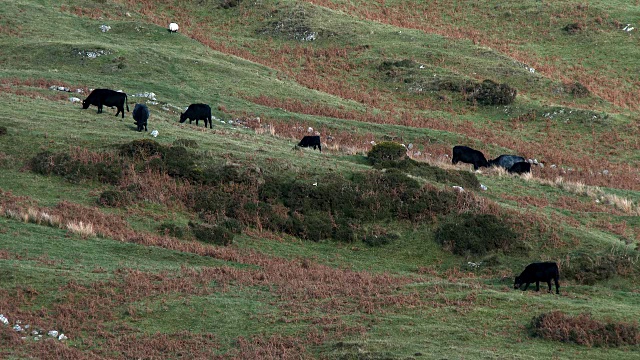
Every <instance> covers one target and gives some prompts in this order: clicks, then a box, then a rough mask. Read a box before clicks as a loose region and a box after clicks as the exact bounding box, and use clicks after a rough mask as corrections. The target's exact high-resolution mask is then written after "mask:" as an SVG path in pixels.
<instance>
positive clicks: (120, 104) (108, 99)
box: [82, 89, 129, 119]
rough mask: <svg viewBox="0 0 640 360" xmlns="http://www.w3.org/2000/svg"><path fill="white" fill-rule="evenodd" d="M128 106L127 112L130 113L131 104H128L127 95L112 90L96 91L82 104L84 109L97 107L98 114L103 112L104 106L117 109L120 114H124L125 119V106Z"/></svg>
mask: <svg viewBox="0 0 640 360" xmlns="http://www.w3.org/2000/svg"><path fill="white" fill-rule="evenodd" d="M125 104H126V105H127V111H129V103H128V102H127V94H125V93H123V92H117V91H113V90H110V89H95V90H93V91H92V92H91V94H89V96H87V98H86V99H84V101H83V102H82V108H83V109H88V108H89V106H91V105H95V106H97V107H98V114H100V113H101V112H102V107H103V106H108V107H114V106H115V107H116V109H118V112H117V113H116V116H118V114H120V113H122V118H123V119H124V106H125Z"/></svg>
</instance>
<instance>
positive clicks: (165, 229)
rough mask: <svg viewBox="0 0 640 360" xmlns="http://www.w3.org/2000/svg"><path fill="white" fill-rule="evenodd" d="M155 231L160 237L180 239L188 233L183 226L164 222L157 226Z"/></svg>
mask: <svg viewBox="0 0 640 360" xmlns="http://www.w3.org/2000/svg"><path fill="white" fill-rule="evenodd" d="M157 231H158V233H160V234H162V235H169V236H173V237H176V238H179V239H182V238H184V237H186V235H187V233H188V232H189V229H187V228H185V227H184V226H180V225H177V224H175V223H172V222H166V221H165V222H163V223H162V224H160V225H159V226H158V228H157Z"/></svg>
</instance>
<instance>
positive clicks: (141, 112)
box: [132, 104, 149, 131]
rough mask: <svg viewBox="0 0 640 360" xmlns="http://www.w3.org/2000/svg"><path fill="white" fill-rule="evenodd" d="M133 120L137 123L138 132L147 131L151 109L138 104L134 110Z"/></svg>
mask: <svg viewBox="0 0 640 360" xmlns="http://www.w3.org/2000/svg"><path fill="white" fill-rule="evenodd" d="M132 115H133V119H134V120H135V121H136V125H137V127H138V131H142V128H144V131H147V120H149V108H148V107H147V105H145V104H136V106H135V107H134V108H133V113H132Z"/></svg>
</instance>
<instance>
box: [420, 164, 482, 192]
mask: <svg viewBox="0 0 640 360" xmlns="http://www.w3.org/2000/svg"><path fill="white" fill-rule="evenodd" d="M409 174H411V175H414V176H420V177H422V178H425V179H429V180H433V181H436V182H439V183H443V184H450V185H458V186H462V187H463V188H465V189H478V188H480V181H478V178H477V177H476V175H475V174H474V173H472V172H469V171H461V170H446V169H442V168H439V167H437V166H431V165H429V164H427V163H418V165H417V166H415V167H414V168H412V169H411V170H410V171H409Z"/></svg>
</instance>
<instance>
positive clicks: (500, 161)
mask: <svg viewBox="0 0 640 360" xmlns="http://www.w3.org/2000/svg"><path fill="white" fill-rule="evenodd" d="M522 161H525V159H524V158H523V157H522V156H518V155H500V156H498V157H497V158H495V159H493V160H489V166H499V167H501V168H503V169H505V170H509V169H510V168H511V167H512V166H513V164H515V163H518V162H522Z"/></svg>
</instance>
